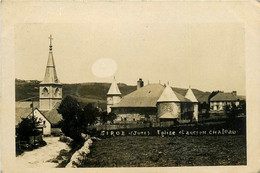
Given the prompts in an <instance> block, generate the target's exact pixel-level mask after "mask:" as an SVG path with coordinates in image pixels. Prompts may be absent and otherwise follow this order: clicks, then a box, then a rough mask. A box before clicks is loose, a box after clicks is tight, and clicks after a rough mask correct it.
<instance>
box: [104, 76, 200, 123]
mask: <svg viewBox="0 0 260 173" xmlns="http://www.w3.org/2000/svg"><path fill="white" fill-rule="evenodd" d="M112 85H113V84H111V86H112ZM193 97H194V98H195V96H194V94H193V92H192V90H191V89H189V90H188V92H187V94H186V97H185V96H183V95H181V94H179V93H177V92H175V91H173V90H172V88H171V87H170V86H169V85H161V84H148V85H146V86H143V84H142V79H139V80H138V81H137V90H136V91H134V92H132V93H130V94H128V95H126V96H124V97H122V98H121V99H120V102H118V103H115V104H110V105H109V106H110V111H111V112H113V113H115V114H116V115H117V119H116V120H115V121H114V122H115V123H143V122H160V121H176V120H178V121H181V120H184V119H190V120H191V119H193V120H195V121H197V120H198V101H196V98H195V99H194V98H193Z"/></svg>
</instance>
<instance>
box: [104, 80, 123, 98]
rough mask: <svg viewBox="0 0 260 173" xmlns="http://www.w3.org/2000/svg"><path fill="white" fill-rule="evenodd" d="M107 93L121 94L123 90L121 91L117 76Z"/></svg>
mask: <svg viewBox="0 0 260 173" xmlns="http://www.w3.org/2000/svg"><path fill="white" fill-rule="evenodd" d="M107 95H121V92H120V90H119V88H118V86H117V82H116V80H115V78H114V80H113V82H112V84H111V86H110V88H109V90H108V93H107Z"/></svg>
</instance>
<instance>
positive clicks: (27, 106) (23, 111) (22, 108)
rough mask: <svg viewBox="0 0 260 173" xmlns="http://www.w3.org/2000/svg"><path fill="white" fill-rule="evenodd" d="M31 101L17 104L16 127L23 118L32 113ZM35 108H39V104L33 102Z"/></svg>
mask: <svg viewBox="0 0 260 173" xmlns="http://www.w3.org/2000/svg"><path fill="white" fill-rule="evenodd" d="M31 104H32V102H31V101H24V102H15V125H17V124H19V123H20V122H21V120H22V118H26V117H27V116H28V115H30V114H31V113H32V108H31ZM33 106H34V108H38V107H39V102H33Z"/></svg>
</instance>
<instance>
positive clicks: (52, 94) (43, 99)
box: [39, 85, 62, 110]
mask: <svg viewBox="0 0 260 173" xmlns="http://www.w3.org/2000/svg"><path fill="white" fill-rule="evenodd" d="M45 88H46V89H47V90H48V93H46V94H45V92H44V89H45ZM57 89H58V90H59V92H56V91H57ZM39 97H40V110H51V109H52V108H53V106H54V105H55V104H56V103H57V102H61V99H62V86H61V85H40V89H39Z"/></svg>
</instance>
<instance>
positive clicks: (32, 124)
mask: <svg viewBox="0 0 260 173" xmlns="http://www.w3.org/2000/svg"><path fill="white" fill-rule="evenodd" d="M40 123H41V121H39V120H38V119H37V118H36V117H33V116H28V117H27V118H22V121H21V122H20V123H19V124H18V127H17V128H16V140H17V141H26V142H29V140H30V137H31V136H38V135H39V134H40V133H41V132H40V131H39V130H38V129H37V127H38V126H39V124H40Z"/></svg>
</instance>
